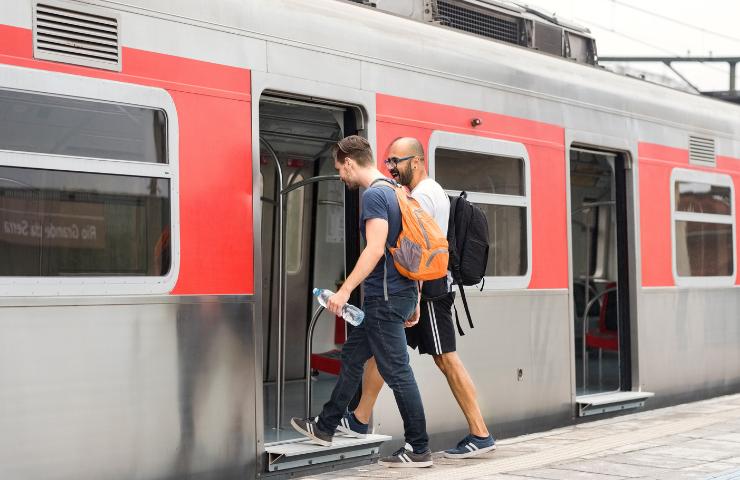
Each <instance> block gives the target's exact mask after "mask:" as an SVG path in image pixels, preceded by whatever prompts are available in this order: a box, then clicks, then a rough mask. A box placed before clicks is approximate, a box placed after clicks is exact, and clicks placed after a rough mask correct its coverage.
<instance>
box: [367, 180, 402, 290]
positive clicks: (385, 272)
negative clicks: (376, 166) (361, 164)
mask: <svg viewBox="0 0 740 480" xmlns="http://www.w3.org/2000/svg"><path fill="white" fill-rule="evenodd" d="M378 182H386V183H388V186H390V187H392V188H396V186H397V185H396V182H394V181H393V180H390V179H388V178H385V177H382V178H376V179H375V180H373V181H372V182H371V183H370V186H369V187H368V188H370V187H372V186H373V185H375V184H376V183H378ZM389 247H390V246H389V245H388V242H385V249H384V250H383V300H385V301H386V302H387V301H388V248H389Z"/></svg>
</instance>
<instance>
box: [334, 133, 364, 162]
mask: <svg viewBox="0 0 740 480" xmlns="http://www.w3.org/2000/svg"><path fill="white" fill-rule="evenodd" d="M332 155H333V156H334V160H336V161H338V162H339V163H344V162H345V161H346V160H347V157H352V159H353V160H354V161H356V162H357V164H358V165H360V166H361V167H369V166H371V165H373V149H372V147H370V142H368V141H367V140H365V139H364V138H362V137H360V136H359V135H350V136H349V137H344V138H343V139H341V140H339V141H338V142H337V143H336V145H334V148H333V149H332Z"/></svg>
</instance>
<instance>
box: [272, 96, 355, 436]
mask: <svg viewBox="0 0 740 480" xmlns="http://www.w3.org/2000/svg"><path fill="white" fill-rule="evenodd" d="M259 109H260V110H259V126H260V127H259V135H260V175H261V187H262V188H261V199H262V238H261V242H262V243H261V246H262V250H261V251H262V278H261V289H262V291H261V295H262V332H263V339H262V341H263V345H262V351H263V358H262V365H263V370H262V374H263V377H262V381H263V412H264V436H265V444H267V445H269V444H275V443H277V442H285V441H290V440H292V439H295V438H297V437H298V434H297V433H296V432H295V431H294V430H293V429H292V428H291V427H290V417H293V416H297V417H304V416H306V411H305V410H306V408H307V405H308V402H307V401H306V398H307V396H306V391H307V388H306V387H307V382H309V383H310V386H311V394H310V398H312V400H313V401H312V402H311V404H312V405H313V410H316V409H318V408H320V406H321V405H322V404H323V403H324V402H325V401H326V400H327V399H328V398H329V394H330V392H331V388H332V387H333V385H334V382H335V380H336V377H335V376H334V375H333V373H334V371H333V369H332V367H338V356H337V355H336V352H337V351H338V350H340V349H341V344H342V343H343V342H344V339H345V335H346V332H345V330H344V322H343V321H338V320H337V319H335V317H334V316H333V315H331V314H329V313H328V312H322V313H320V314H318V315H317V316H316V318H315V319H314V315H315V314H316V312H317V309H318V304H317V302H316V301H315V299H314V298H313V296H312V295H311V291H312V288H313V287H314V286H317V287H324V288H329V289H331V290H336V289H337V284H338V282H340V281H342V280H343V279H344V278H345V276H346V272H347V270H348V269H350V268H351V267H352V266H353V265H354V263H355V262H356V259H357V257H358V256H359V231H358V228H357V225H358V223H359V220H358V218H359V195H358V192H357V191H349V190H347V189H346V188H345V186H344V184H343V183H342V182H341V181H340V180H339V177H338V176H337V172H336V170H335V169H334V162H333V159H332V154H331V148H332V146H333V145H334V144H335V143H336V142H337V140H339V139H341V138H342V137H343V136H345V135H350V134H355V133H357V131H358V121H359V120H361V117H360V116H359V111H358V109H355V108H353V107H347V106H342V105H337V104H328V103H316V102H309V101H305V100H301V99H296V98H289V97H281V96H279V95H269V94H264V95H263V96H262V97H261V99H260V103H259ZM358 300H359V299H358V298H352V299H350V301H351V302H358ZM312 320H315V322H314V323H315V328H314V329H313V341H312V342H309V338H310V335H309V330H311V329H310V326H311V323H312ZM322 360H324V362H323V363H322V362H321V361H322ZM315 363H316V364H320V365H318V366H317V365H314V364H315ZM336 371H337V373H338V369H337V370H336ZM309 372H313V375H312V374H310V373H309ZM311 413H312V414H315V413H317V412H316V411H314V412H311Z"/></svg>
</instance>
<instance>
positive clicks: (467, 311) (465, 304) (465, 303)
mask: <svg viewBox="0 0 740 480" xmlns="http://www.w3.org/2000/svg"><path fill="white" fill-rule="evenodd" d="M458 287H459V290H460V298H461V299H462V302H463V307H465V315H467V316H468V324H469V325H470V328H475V325H473V317H472V316H471V315H470V308H469V307H468V299H467V298H466V297H465V287H464V286H463V285H462V283H459V284H458ZM458 328H459V323H458Z"/></svg>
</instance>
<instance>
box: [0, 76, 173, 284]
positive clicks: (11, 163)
mask: <svg viewBox="0 0 740 480" xmlns="http://www.w3.org/2000/svg"><path fill="white" fill-rule="evenodd" d="M178 144H179V138H178V118H177V110H176V109H175V104H174V102H173V100H172V97H171V96H170V95H169V94H168V93H167V92H166V91H165V90H162V89H160V88H153V87H145V86H140V85H133V84H125V83H120V82H111V81H107V80H100V79H96V78H86V77H81V76H73V75H65V74H61V73H56V72H45V71H39V70H31V69H22V68H15V67H8V66H3V65H0V295H5V296H19V297H22V296H38V295H48V296H61V295H126V294H164V293H168V292H170V291H172V289H173V288H174V286H175V283H176V281H177V275H178V272H179V264H180V262H179V258H180V249H179V245H180V241H179V238H180V237H179V234H180V232H179V202H178V193H177V192H178V191H179V173H178V172H179V161H178V158H179V153H178V152H179V149H178Z"/></svg>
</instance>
